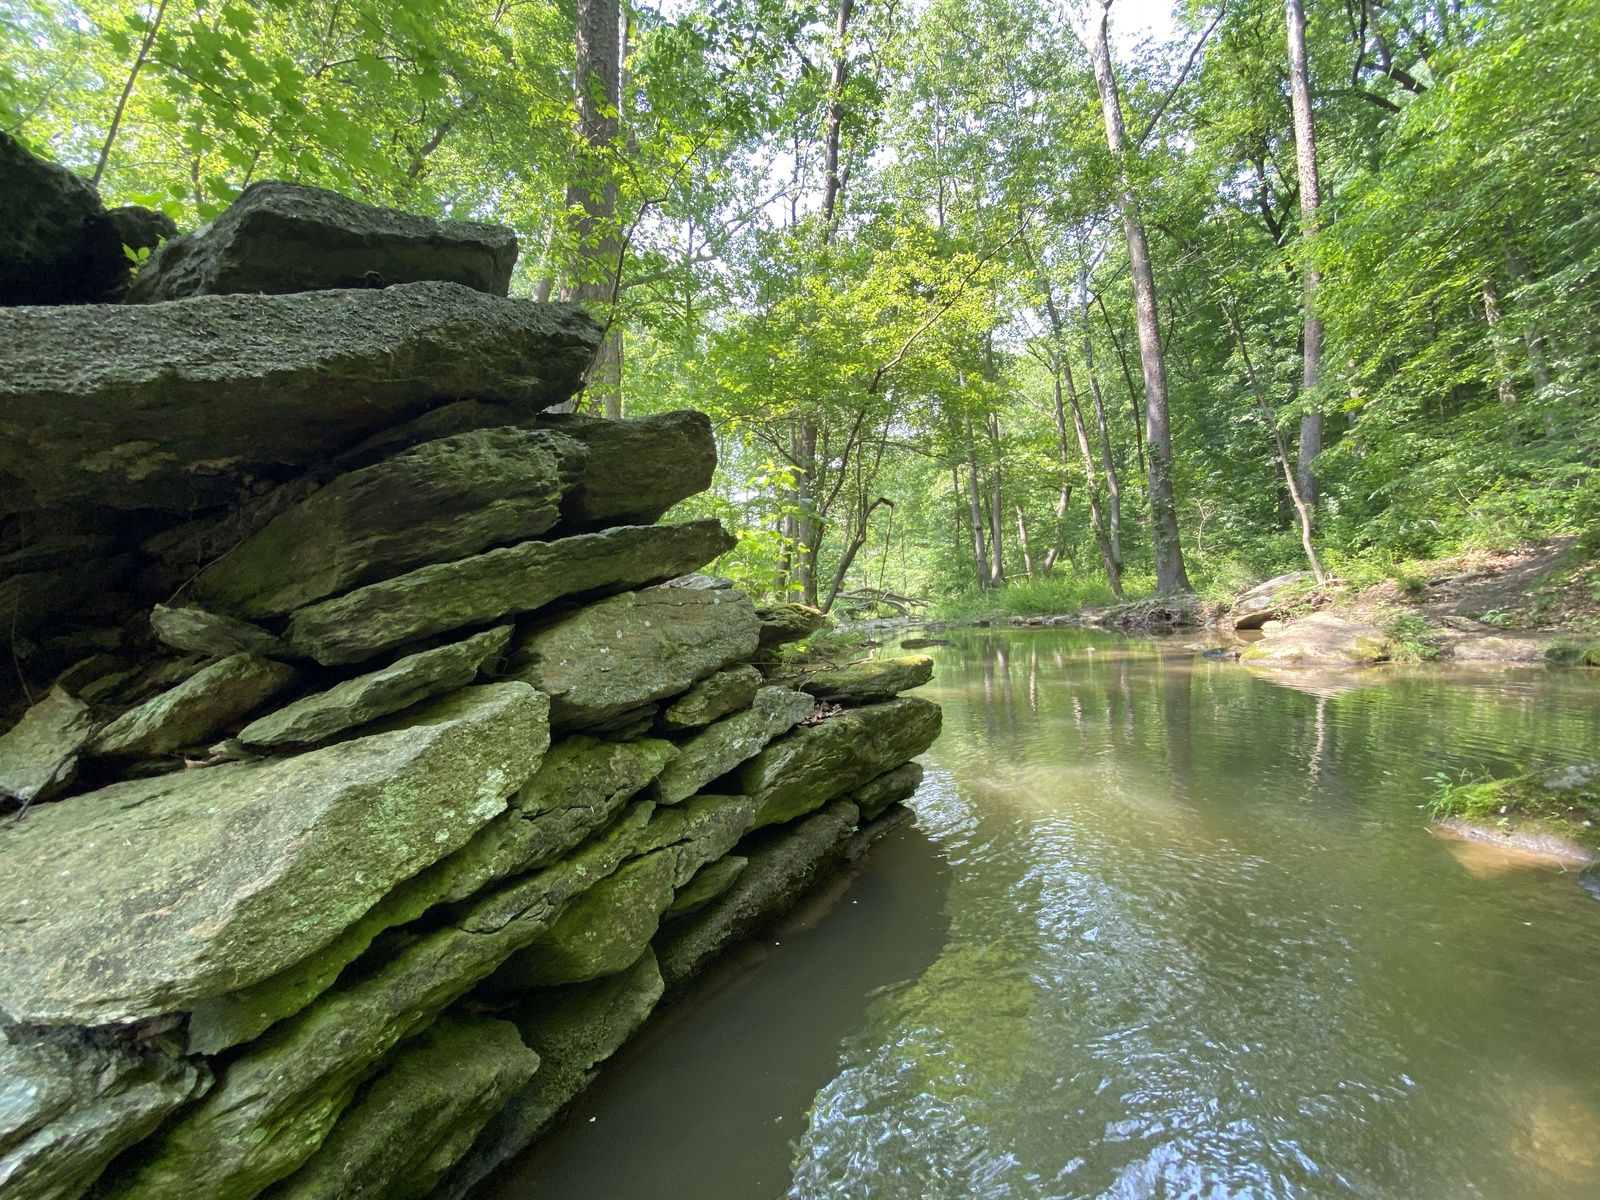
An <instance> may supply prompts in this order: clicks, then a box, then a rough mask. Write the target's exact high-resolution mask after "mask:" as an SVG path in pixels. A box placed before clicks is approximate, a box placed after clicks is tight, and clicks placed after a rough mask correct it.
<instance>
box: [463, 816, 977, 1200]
mask: <svg viewBox="0 0 1600 1200" xmlns="http://www.w3.org/2000/svg"><path fill="white" fill-rule="evenodd" d="M947 876H948V872H947V870H946V868H945V866H944V864H943V862H942V861H941V860H940V858H939V855H938V852H937V850H936V848H935V847H934V846H933V845H932V843H930V842H929V841H928V839H927V837H926V836H924V835H923V834H922V833H920V832H918V831H917V829H916V828H915V827H914V826H902V827H901V828H900V829H897V830H895V831H894V832H893V833H891V834H889V835H888V836H887V837H886V838H884V840H883V841H882V842H880V843H879V844H878V845H876V846H875V847H873V848H872V850H871V851H869V852H868V854H867V855H866V856H865V857H864V858H863V859H862V860H861V861H860V862H858V863H857V864H855V866H854V867H853V868H852V869H851V870H850V871H848V872H847V873H845V874H843V875H841V876H839V877H837V878H836V879H835V880H833V881H830V882H829V883H825V884H824V885H823V886H822V887H821V888H820V889H818V891H817V892H815V893H813V895H812V896H811V897H809V898H808V899H807V901H805V902H804V903H803V904H802V905H801V906H800V908H799V909H797V910H796V911H795V912H793V913H791V914H790V915H789V916H788V917H787V918H785V920H784V921H783V922H781V923H780V924H779V925H778V926H776V927H774V928H773V929H770V930H769V931H768V932H767V935H766V937H765V938H763V939H762V940H760V941H759V942H754V943H751V944H749V945H748V946H746V947H744V948H742V949H741V950H740V951H737V952H735V954H734V955H733V956H732V958H731V960H730V961H728V962H726V963H725V964H723V965H722V967H721V969H719V970H717V971H715V973H714V974H713V975H711V976H709V977H707V978H705V979H703V980H702V981H700V983H699V984H698V985H697V986H695V987H694V988H693V989H691V990H690V992H689V993H687V994H686V995H684V996H683V997H682V998H681V999H679V1000H678V1001H676V1002H675V1003H673V1004H671V1005H670V1006H668V1007H667V1008H665V1009H664V1010H661V1011H658V1012H657V1013H656V1015H655V1016H654V1017H653V1018H652V1019H651V1021H650V1023H649V1024H648V1025H647V1026H646V1027H645V1029H644V1030H643V1031H641V1033H640V1034H639V1036H638V1037H637V1038H635V1039H634V1041H633V1042H631V1043H630V1044H629V1045H628V1046H627V1047H625V1048H624V1049H623V1050H622V1051H621V1052H620V1053H619V1054H618V1055H617V1056H616V1057H615V1058H614V1059H612V1060H611V1061H610V1062H609V1063H607V1064H606V1066H605V1069H604V1071H603V1072H602V1073H601V1076H600V1078H599V1079H598V1080H597V1081H596V1082H595V1084H594V1086H593V1087H591V1088H590V1089H589V1091H588V1092H586V1093H585V1094H584V1095H583V1096H582V1097H580V1099H579V1100H578V1102H577V1104H576V1105H574V1107H573V1110H572V1112H571V1113H570V1114H569V1115H568V1117H567V1119H566V1120H565V1122H564V1123H563V1124H562V1125H561V1127H560V1128H558V1129H557V1130H556V1131H555V1132H554V1133H553V1134H552V1135H551V1136H549V1137H548V1138H546V1139H545V1140H544V1141H543V1142H541V1143H540V1144H539V1145H538V1146H536V1147H535V1148H534V1149H533V1150H532V1151H531V1152H530V1153H529V1154H528V1155H527V1156H525V1157H524V1158H523V1159H522V1160H520V1161H519V1162H518V1163H516V1164H514V1165H513V1166H512V1167H511V1169H510V1170H509V1171H507V1172H506V1173H505V1174H503V1175H502V1176H501V1177H500V1178H499V1179H498V1180H496V1181H495V1183H494V1184H493V1185H492V1186H491V1187H490V1188H488V1189H487V1190H486V1191H485V1193H484V1195H485V1196H486V1197H492V1198H493V1200H523V1198H526V1197H539V1200H579V1198H583V1200H589V1198H592V1197H596V1196H605V1197H613V1198H615V1200H629V1198H639V1200H644V1198H648V1200H767V1198H770V1197H777V1196H781V1195H783V1194H784V1193H785V1192H786V1191H787V1190H788V1188H789V1182H790V1173H791V1171H790V1167H791V1162H792V1160H793V1157H794V1149H793V1146H794V1142H795V1140H796V1139H797V1138H799V1137H800V1136H801V1135H802V1134H803V1133H804V1132H805V1129H806V1118H807V1110H808V1109H809V1108H810V1106H811V1101H812V1098H813V1097H814V1096H815V1095H816V1093H817V1091H818V1090H819V1089H820V1088H821V1087H823V1085H825V1084H826V1083H827V1082H828V1081H829V1080H830V1079H832V1078H833V1077H834V1075H835V1074H837V1072H838V1069H839V1055H840V1046H841V1043H842V1041H843V1040H844V1039H845V1037H846V1036H847V1035H848V1034H850V1033H851V1032H852V1031H853V1030H854V1029H856V1028H857V1027H859V1026H860V1024H861V1021H862V1018H863V1015H864V1014H865V1013H866V1011H867V1008H868V1006H869V1005H870V1004H871V1002H872V999H873V997H874V995H876V994H878V993H880V992H882V991H883V990H884V989H886V988H892V987H894V986H895V985H897V984H901V983H904V982H906V981H909V980H913V979H915V978H917V977H918V976H919V975H920V974H921V973H922V972H923V971H924V970H925V969H926V968H927V966H928V965H929V964H930V963H931V962H933V961H934V959H935V958H937V957H938V954H939V950H940V948H941V946H943V944H944V940H945V934H946V929H947V924H948V922H947V920H946V918H945V916H944V893H945V887H946V884H947Z"/></svg>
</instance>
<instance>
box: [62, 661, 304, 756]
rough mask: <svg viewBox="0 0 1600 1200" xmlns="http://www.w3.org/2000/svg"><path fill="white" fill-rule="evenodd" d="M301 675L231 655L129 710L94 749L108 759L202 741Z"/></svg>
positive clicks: (154, 752) (166, 750) (161, 751)
mask: <svg viewBox="0 0 1600 1200" xmlns="http://www.w3.org/2000/svg"><path fill="white" fill-rule="evenodd" d="M296 676H297V673H296V671H295V669H294V668H293V667H291V666H289V665H288V664H287V663H280V662H273V661H272V660H271V659H267V658H262V657H261V656H260V655H259V654H248V653H245V654H230V655H229V656H228V657H227V658H224V659H222V660H221V661H219V662H214V663H212V664H211V665H210V666H209V667H206V668H204V669H203V670H200V671H197V672H195V674H193V675H191V676H190V677H189V678H188V679H185V680H184V681H183V682H182V683H180V684H178V686H177V687H175V688H173V689H172V690H171V691H167V692H162V693H161V695H159V696H157V697H155V698H154V699H152V700H146V701H145V702H144V703H143V704H141V705H139V706H138V707H137V708H131V709H129V710H128V711H127V712H125V713H123V714H122V715H121V716H120V717H118V718H117V719H116V720H115V721H113V722H111V724H109V725H107V726H106V727H105V728H104V729H102V730H101V731H100V732H99V733H98V734H97V735H96V736H95V739H94V742H93V743H92V745H91V747H90V749H91V750H92V751H93V752H94V753H95V754H98V755H104V756H106V757H112V758H136V757H148V756H153V755H158V754H168V753H170V752H171V751H173V750H177V749H179V748H180V747H183V746H195V745H199V744H200V743H201V742H204V741H207V740H209V739H210V738H213V737H215V736H216V735H217V734H218V733H220V732H222V730H223V728H224V727H225V726H226V725H227V724H228V723H229V722H230V721H233V720H235V719H237V718H239V717H242V716H244V715H245V714H246V713H248V712H250V711H251V710H252V709H254V708H257V707H259V706H260V705H262V704H264V703H265V702H266V701H267V700H269V699H271V698H272V697H273V696H275V695H277V693H279V692H281V691H282V690H283V689H284V688H286V687H288V686H289V685H290V684H291V683H293V682H294V681H295V678H296Z"/></svg>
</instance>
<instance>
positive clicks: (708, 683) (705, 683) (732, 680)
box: [661, 663, 761, 733]
mask: <svg viewBox="0 0 1600 1200" xmlns="http://www.w3.org/2000/svg"><path fill="white" fill-rule="evenodd" d="M760 687H761V672H760V671H758V670H756V668H754V667H752V666H749V665H748V664H745V663H741V664H740V665H739V666H736V667H729V668H728V669H727V670H725V671H718V672H717V673H716V674H715V675H711V676H708V677H707V678H705V679H702V680H701V681H700V682H699V683H697V684H695V685H694V686H693V687H692V688H690V689H689V690H688V691H687V692H685V693H684V694H683V695H682V696H680V697H679V698H678V699H677V700H675V701H674V702H673V703H672V704H671V705H669V706H668V707H667V709H666V710H665V711H664V712H663V713H662V714H661V726H662V728H663V729H665V730H666V731H667V732H668V733H683V732H686V731H688V730H690V729H702V728H704V727H705V726H707V725H709V724H711V722H713V721H715V720H716V719H717V718H718V717H725V716H727V715H728V714H729V713H731V712H738V711H739V710H740V709H743V708H749V707H750V704H751V702H752V701H753V700H754V699H755V698H756V691H757V690H758V689H759V688H760Z"/></svg>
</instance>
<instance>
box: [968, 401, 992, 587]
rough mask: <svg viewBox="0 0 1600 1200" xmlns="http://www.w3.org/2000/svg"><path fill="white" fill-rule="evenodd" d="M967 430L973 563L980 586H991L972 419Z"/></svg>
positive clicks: (969, 420) (969, 418)
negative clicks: (984, 539)
mask: <svg viewBox="0 0 1600 1200" xmlns="http://www.w3.org/2000/svg"><path fill="white" fill-rule="evenodd" d="M964 420H965V422H966V429H967V498H968V500H969V501H970V502H971V505H972V561H973V565H974V566H975V567H976V568H977V571H978V586H979V587H980V588H986V587H988V586H989V583H990V580H991V576H990V574H989V555H988V551H987V548H986V547H985V546H984V541H983V526H984V520H983V496H982V494H981V493H980V492H979V490H978V458H977V454H976V452H975V450H974V448H973V445H972V418H971V417H966V418H964Z"/></svg>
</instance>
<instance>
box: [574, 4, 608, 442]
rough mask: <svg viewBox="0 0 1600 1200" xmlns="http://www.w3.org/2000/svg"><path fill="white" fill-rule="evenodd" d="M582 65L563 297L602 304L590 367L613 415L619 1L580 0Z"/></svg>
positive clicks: (600, 404) (598, 404)
mask: <svg viewBox="0 0 1600 1200" xmlns="http://www.w3.org/2000/svg"><path fill="white" fill-rule="evenodd" d="M574 24H575V29H576V33H577V62H576V70H575V71H574V73H573V97H574V101H575V103H576V106H577V110H578V140H579V146H578V152H577V154H576V155H575V156H574V159H573V164H572V174H571V176H570V177H569V179H568V181H567V213H568V220H569V222H570V225H569V229H570V234H571V238H572V241H573V245H574V249H575V251H576V253H575V255H574V258H573V274H572V276H571V277H570V278H569V279H568V280H566V281H565V282H564V283H563V284H562V287H561V298H562V299H563V300H576V301H579V302H580V303H583V304H587V305H589V306H590V307H591V308H593V309H595V310H596V312H595V315H596V316H597V317H598V318H599V319H600V320H602V321H604V322H605V324H606V326H607V329H606V336H605V339H604V340H603V341H602V342H601V344H600V350H599V353H597V354H596V355H595V360H594V362H593V363H592V364H591V365H590V367H589V374H588V379H587V383H586V391H587V392H588V395H587V397H586V399H587V401H588V403H589V405H590V406H592V407H594V408H598V409H601V410H602V411H604V412H605V413H606V414H607V415H612V414H615V415H618V416H620V415H621V412H622V393H621V386H622V377H621V371H622V335H621V332H620V331H619V330H616V329H614V328H613V327H612V312H611V309H612V306H613V305H614V304H615V302H616V289H617V259H618V257H619V255H620V253H621V249H622V243H621V239H620V238H619V237H618V234H617V230H616V227H615V219H616V211H617V185H616V183H615V181H614V180H613V178H612V172H611V166H610V163H609V161H608V152H609V151H610V150H611V149H612V148H613V147H614V146H615V144H616V142H617V137H618V134H619V133H620V131H621V123H620V120H619V117H618V112H619V110H620V108H621V104H622V39H621V24H622V12H621V8H620V6H619V3H618V0H577V6H576V10H575V22H574Z"/></svg>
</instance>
